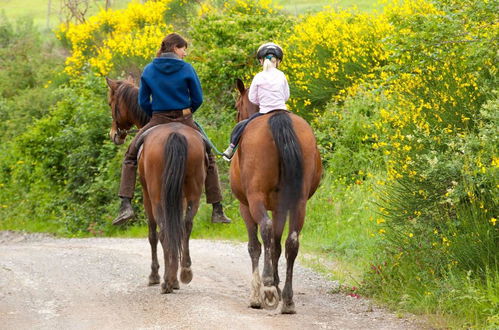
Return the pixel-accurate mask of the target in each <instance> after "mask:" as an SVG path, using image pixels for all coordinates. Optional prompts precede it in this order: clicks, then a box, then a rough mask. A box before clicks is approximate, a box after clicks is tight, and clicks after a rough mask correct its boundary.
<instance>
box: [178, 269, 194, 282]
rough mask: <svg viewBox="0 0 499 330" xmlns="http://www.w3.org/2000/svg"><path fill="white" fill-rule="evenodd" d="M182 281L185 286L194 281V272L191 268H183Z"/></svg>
mask: <svg viewBox="0 0 499 330" xmlns="http://www.w3.org/2000/svg"><path fill="white" fill-rule="evenodd" d="M180 280H181V281H182V283H184V284H187V283H190V282H191V281H192V270H191V269H190V268H182V269H181V270H180Z"/></svg>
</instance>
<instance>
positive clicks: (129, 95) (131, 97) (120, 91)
mask: <svg viewBox="0 0 499 330" xmlns="http://www.w3.org/2000/svg"><path fill="white" fill-rule="evenodd" d="M120 82H121V84H120V86H119V87H118V88H117V89H116V98H117V99H118V102H120V103H124V104H126V106H127V107H128V110H129V111H130V112H131V113H132V115H133V116H134V117H135V118H137V119H138V120H139V122H140V125H141V126H144V125H145V124H147V123H148V122H149V120H150V119H151V117H150V116H149V115H148V114H147V113H146V112H145V111H144V110H142V108H141V107H140V105H139V88H138V87H137V86H135V85H134V84H133V83H132V82H130V81H128V80H121V81H120Z"/></svg>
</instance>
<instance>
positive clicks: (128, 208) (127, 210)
mask: <svg viewBox="0 0 499 330" xmlns="http://www.w3.org/2000/svg"><path fill="white" fill-rule="evenodd" d="M133 217H134V213H133V208H132V199H131V198H128V197H121V206H120V213H119V215H118V217H117V218H116V219H114V220H113V225H115V226H119V225H122V224H124V223H126V222H127V221H128V220H130V219H131V218H133Z"/></svg>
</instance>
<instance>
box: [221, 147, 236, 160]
mask: <svg viewBox="0 0 499 330" xmlns="http://www.w3.org/2000/svg"><path fill="white" fill-rule="evenodd" d="M234 148H235V146H234V145H233V144H231V145H230V146H229V147H228V148H227V149H225V151H224V152H223V153H222V156H223V159H224V160H226V161H228V162H230V160H231V159H232V156H234Z"/></svg>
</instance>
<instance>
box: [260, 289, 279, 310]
mask: <svg viewBox="0 0 499 330" xmlns="http://www.w3.org/2000/svg"><path fill="white" fill-rule="evenodd" d="M260 295H261V297H262V305H263V308H265V309H276V308H277V305H279V294H278V293H277V288H276V287H275V286H264V287H263V288H262V289H261V292H260Z"/></svg>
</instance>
